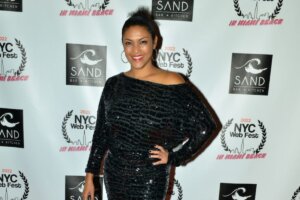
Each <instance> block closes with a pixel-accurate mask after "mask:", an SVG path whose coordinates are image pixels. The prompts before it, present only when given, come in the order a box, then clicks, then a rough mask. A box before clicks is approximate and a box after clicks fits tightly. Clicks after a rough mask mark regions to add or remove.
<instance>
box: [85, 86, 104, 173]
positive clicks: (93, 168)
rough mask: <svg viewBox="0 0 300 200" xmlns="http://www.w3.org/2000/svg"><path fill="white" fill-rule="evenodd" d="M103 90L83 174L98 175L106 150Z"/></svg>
mask: <svg viewBox="0 0 300 200" xmlns="http://www.w3.org/2000/svg"><path fill="white" fill-rule="evenodd" d="M105 90H106V88H105V87H104V89H103V92H102V95H101V98H100V102H99V106H98V111H97V120H96V127H95V131H94V135H93V140H92V148H91V152H90V156H89V159H88V163H87V167H86V169H85V172H90V173H93V174H99V172H100V164H101V160H102V159H103V156H104V154H105V151H106V150H107V134H108V133H107V128H106V124H105V123H106V113H105V112H106V111H105V103H104V99H105V95H104V94H105Z"/></svg>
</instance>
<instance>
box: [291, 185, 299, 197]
mask: <svg viewBox="0 0 300 200" xmlns="http://www.w3.org/2000/svg"><path fill="white" fill-rule="evenodd" d="M291 200H300V187H298V189H297V190H296V191H295V192H294V195H293V196H292V199H291Z"/></svg>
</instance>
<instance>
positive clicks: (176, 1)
mask: <svg viewBox="0 0 300 200" xmlns="http://www.w3.org/2000/svg"><path fill="white" fill-rule="evenodd" d="M193 7H194V0H152V13H153V15H154V17H155V18H156V19H161V20H175V21H192V20H193V9H194V8H193Z"/></svg>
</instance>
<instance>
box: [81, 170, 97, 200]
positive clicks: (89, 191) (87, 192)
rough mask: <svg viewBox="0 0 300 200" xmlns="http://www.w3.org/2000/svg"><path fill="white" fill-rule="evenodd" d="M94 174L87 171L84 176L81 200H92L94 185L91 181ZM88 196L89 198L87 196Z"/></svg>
mask: <svg viewBox="0 0 300 200" xmlns="http://www.w3.org/2000/svg"><path fill="white" fill-rule="evenodd" d="M93 179H94V176H93V175H92V174H90V173H87V174H86V176H85V184H84V189H83V193H82V198H83V200H94V199H95V198H94V194H95V186H94V183H93ZM89 197H90V198H89Z"/></svg>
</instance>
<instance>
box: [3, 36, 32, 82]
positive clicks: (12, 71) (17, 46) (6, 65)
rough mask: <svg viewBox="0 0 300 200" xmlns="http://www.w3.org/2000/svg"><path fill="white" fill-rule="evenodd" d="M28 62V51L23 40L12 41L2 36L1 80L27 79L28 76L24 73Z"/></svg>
mask: <svg viewBox="0 0 300 200" xmlns="http://www.w3.org/2000/svg"><path fill="white" fill-rule="evenodd" d="M26 62H27V57H26V51H25V48H24V47H23V45H22V43H21V41H20V40H18V39H15V40H14V41H10V40H9V39H8V38H7V37H5V36H0V81H27V80H28V76H25V75H22V73H23V71H24V69H25V65H26Z"/></svg>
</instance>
